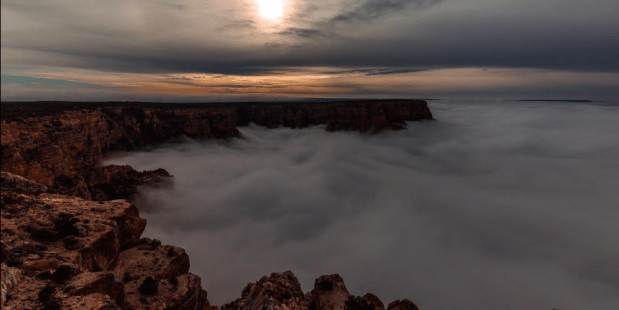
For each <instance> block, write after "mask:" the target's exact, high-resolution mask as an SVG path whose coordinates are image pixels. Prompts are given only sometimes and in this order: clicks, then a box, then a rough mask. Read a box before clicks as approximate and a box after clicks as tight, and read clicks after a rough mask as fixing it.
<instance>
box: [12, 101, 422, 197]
mask: <svg viewBox="0 0 619 310" xmlns="http://www.w3.org/2000/svg"><path fill="white" fill-rule="evenodd" d="M422 119H432V114H431V113H430V111H429V109H428V106H427V104H426V102H425V101H421V100H370V101H343V102H331V103H260V104H258V103H247V104H242V103H231V104H226V105H225V106H224V105H221V104H211V105H197V104H193V105H185V104H162V103H152V104H149V103H88V104H83V103H82V104H78V103H3V104H2V171H7V172H11V173H14V174H16V175H20V176H23V177H26V178H28V179H30V180H33V181H35V182H37V183H40V184H43V185H45V186H47V187H48V188H49V191H50V192H52V193H59V194H66V195H72V196H77V197H81V198H84V199H94V200H109V199H118V198H129V197H131V195H132V194H134V193H135V192H136V187H137V186H138V185H140V184H145V183H157V182H162V181H165V177H168V176H169V174H168V173H167V172H166V171H163V170H157V171H145V172H137V171H135V170H133V169H132V168H131V167H128V166H124V167H119V166H108V167H101V166H99V163H100V161H101V159H103V158H104V157H105V155H107V154H110V153H112V152H118V151H131V150H136V149H139V148H143V147H145V146H152V145H157V144H160V143H164V142H168V141H171V140H173V139H175V138H178V137H180V136H183V135H184V136H188V137H191V138H198V139H228V138H233V137H239V136H240V133H239V131H238V129H237V127H238V126H246V125H248V124H249V123H255V124H257V125H260V126H265V127H269V128H276V127H290V128H303V127H307V126H314V125H326V129H327V130H329V131H347V130H348V131H359V132H370V133H374V132H378V131H382V130H388V129H390V130H399V129H403V128H404V126H405V124H406V121H414V120H422Z"/></svg>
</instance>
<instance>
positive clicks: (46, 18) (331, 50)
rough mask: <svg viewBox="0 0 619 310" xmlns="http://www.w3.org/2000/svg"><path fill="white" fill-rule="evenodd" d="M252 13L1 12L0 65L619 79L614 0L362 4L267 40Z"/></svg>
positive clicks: (313, 12) (195, 4)
mask: <svg viewBox="0 0 619 310" xmlns="http://www.w3.org/2000/svg"><path fill="white" fill-rule="evenodd" d="M222 3H223V2H222ZM238 3H241V4H242V3H245V2H243V1H239V2H238ZM250 3H251V2H250V1H248V2H247V3H246V5H245V6H246V7H245V6H243V5H240V6H239V7H240V8H241V9H238V8H237V7H235V6H233V5H232V4H230V5H229V7H226V8H221V7H220V5H221V4H219V2H218V4H217V5H214V4H212V3H211V2H202V1H185V2H182V3H181V4H179V5H178V6H177V7H175V8H171V7H170V5H169V3H167V2H154V1H153V2H139V1H124V2H118V1H110V2H106V3H103V2H83V1H79V2H78V1H76V2H75V3H72V2H66V3H62V4H59V3H55V2H49V1H43V2H41V1H3V2H2V8H3V10H2V14H3V17H2V21H3V24H2V49H3V57H2V62H3V65H34V66H60V67H63V66H64V67H77V68H82V69H96V70H103V71H119V72H142V73H144V72H148V73H158V72H159V73H164V72H170V73H171V72H205V73H222V74H262V72H263V71H262V70H264V69H265V68H278V67H290V66H305V67H313V66H337V67H342V66H343V67H372V66H375V67H393V68H401V67H416V68H419V67H463V66H494V67H535V68H551V69H561V70H582V71H613V72H616V71H619V56H617V55H618V53H617V50H619V40H617V39H616V38H615V37H616V33H615V31H614V29H617V28H618V27H619V20H617V19H616V18H615V17H616V14H617V7H616V5H614V3H612V2H611V1H591V2H587V3H585V2H582V1H558V0H551V1H545V2H532V1H519V2H508V3H504V4H502V5H498V4H497V2H496V1H489V0H473V1H467V2H462V1H438V0H417V1H402V0H400V1H398V0H390V1H376V0H368V1H360V2H356V3H353V4H350V3H348V4H347V5H346V6H344V4H342V5H341V7H340V8H339V9H337V10H334V11H333V12H330V13H329V12H326V13H325V10H322V11H321V5H322V4H320V3H318V4H314V5H308V6H307V7H305V8H304V11H302V12H297V14H298V16H299V17H300V18H299V21H297V20H295V19H294V18H291V19H289V20H285V21H284V22H282V24H281V25H276V26H273V29H271V28H269V27H270V26H261V21H260V20H259V19H257V17H256V16H255V14H254V13H252V11H251V6H250V5H249V4H250ZM251 14H254V15H251Z"/></svg>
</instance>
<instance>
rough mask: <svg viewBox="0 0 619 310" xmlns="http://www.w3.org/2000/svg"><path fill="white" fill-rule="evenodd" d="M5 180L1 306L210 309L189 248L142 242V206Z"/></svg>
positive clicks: (9, 176) (5, 175) (4, 175)
mask: <svg viewBox="0 0 619 310" xmlns="http://www.w3.org/2000/svg"><path fill="white" fill-rule="evenodd" d="M2 179H3V184H2V193H1V195H2V210H1V213H2V249H1V252H2V273H3V277H2V308H3V309H4V308H6V309H40V308H43V309H146V308H151V309H166V307H167V309H192V310H194V309H196V310H197V309H200V310H202V309H209V310H210V306H209V303H208V299H207V295H206V291H204V290H203V289H202V287H201V285H200V278H199V277H197V276H195V275H193V274H190V273H189V257H188V256H187V254H186V253H185V251H184V250H183V249H181V248H177V247H174V246H168V245H165V246H164V245H161V244H160V243H159V242H157V241H153V240H150V239H146V238H143V239H140V236H141V234H142V232H143V231H144V228H145V227H146V220H144V219H142V218H140V217H139V214H138V210H137V208H136V206H134V205H132V204H130V203H128V202H127V201H125V200H114V201H107V202H94V201H88V200H83V199H80V198H77V197H70V196H64V195H55V194H45V193H41V187H42V186H43V185H40V184H36V183H34V182H32V181H29V180H26V179H23V178H20V177H19V176H15V175H12V174H9V173H5V172H2ZM5 274H6V275H7V277H5V276H4V275H5Z"/></svg>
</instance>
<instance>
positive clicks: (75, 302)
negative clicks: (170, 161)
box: [1, 100, 432, 310]
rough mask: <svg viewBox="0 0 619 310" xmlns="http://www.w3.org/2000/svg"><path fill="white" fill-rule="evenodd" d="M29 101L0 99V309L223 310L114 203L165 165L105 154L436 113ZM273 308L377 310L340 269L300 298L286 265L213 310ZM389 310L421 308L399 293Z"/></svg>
mask: <svg viewBox="0 0 619 310" xmlns="http://www.w3.org/2000/svg"><path fill="white" fill-rule="evenodd" d="M27 104H29V103H20V104H17V103H16V104H5V103H3V104H2V178H1V181H2V191H1V200H2V205H1V216H2V230H1V255H2V264H1V267H2V283H1V284H2V300H1V306H2V309H44V310H55V309H99V310H104V309H196V310H197V309H204V310H215V309H218V308H219V307H216V306H211V305H210V303H209V301H208V298H207V293H206V291H205V290H203V289H202V287H201V280H200V278H199V277H198V276H196V275H193V274H191V273H189V267H190V263H189V257H188V256H187V254H186V253H185V250H183V249H181V248H178V247H174V246H170V245H161V242H159V241H158V240H151V239H148V238H141V235H142V232H143V231H144V229H145V227H146V220H145V219H142V218H140V217H139V213H138V208H137V207H136V206H135V205H133V204H131V203H130V202H128V201H127V200H124V199H116V198H130V197H131V196H132V195H133V194H135V192H136V189H137V186H138V185H142V184H150V185H153V184H155V185H157V184H160V183H162V182H165V180H166V179H169V177H170V175H169V174H168V173H167V172H166V171H165V170H163V169H159V170H154V171H143V172H138V171H135V170H134V169H133V168H131V167H130V166H101V165H100V161H101V160H102V159H103V158H104V156H105V155H107V154H109V153H111V152H115V151H129V150H135V149H138V148H141V147H145V146H149V145H155V144H158V143H163V142H167V141H170V140H171V139H174V138H177V137H179V136H181V135H186V136H189V137H193V138H207V139H222V138H230V137H239V131H238V129H237V126H243V125H247V124H249V123H256V124H259V125H262V126H266V127H270V128H274V127H279V126H285V127H292V128H302V127H307V126H312V125H326V129H327V130H355V131H361V132H378V131H381V130H385V129H393V130H397V129H401V128H403V126H404V125H405V121H411V120H419V119H431V118H432V115H431V114H430V112H429V110H428V108H427V104H426V103H425V102H423V101H415V100H390V101H363V102H343V103H342V102H339V103H337V102H336V103H329V104H324V103H320V104H282V103H279V104H261V105H257V104H237V105H234V104H233V105H231V107H219V106H212V107H204V106H195V107H194V106H183V107H182V108H181V107H180V106H178V105H169V104H167V105H166V104H152V105H150V106H149V105H148V104H92V105H80V104H76V106H72V107H71V106H67V103H58V105H56V106H54V105H53V104H52V103H33V106H31V108H24V107H26V106H25V105H27ZM73 104H74V103H71V105H73ZM80 106H81V107H82V108H80ZM20 109H23V111H21V112H20V111H19V110H20ZM75 109H77V110H75ZM5 111H6V112H8V113H5ZM277 309H281V310H285V309H291V310H297V309H298V310H306V309H307V310H384V309H385V306H384V304H383V303H382V302H381V301H380V299H378V297H376V296H374V295H372V294H366V295H364V296H363V297H359V296H353V295H351V294H350V293H349V292H348V290H347V289H346V286H345V285H344V281H343V280H342V278H341V277H340V276H339V275H329V276H322V277H320V278H318V279H316V281H315V283H314V288H313V290H311V291H310V292H307V293H305V294H304V293H303V292H302V291H301V286H300V284H299V282H298V280H297V278H296V277H295V276H294V275H293V274H292V272H290V271H287V272H284V273H273V274H271V276H270V277H266V276H265V277H263V278H261V279H260V280H259V281H258V282H256V283H250V284H248V285H247V286H246V287H245V289H243V291H242V292H241V297H240V298H238V299H236V300H235V301H232V302H230V303H228V304H225V305H221V310H277ZM387 309H389V310H391V309H393V310H415V309H417V307H416V306H415V305H414V304H413V303H412V302H411V301H409V300H407V299H404V300H402V301H400V300H396V301H394V302H391V303H389V304H388V306H387Z"/></svg>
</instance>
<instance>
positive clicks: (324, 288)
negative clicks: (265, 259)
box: [221, 271, 418, 310]
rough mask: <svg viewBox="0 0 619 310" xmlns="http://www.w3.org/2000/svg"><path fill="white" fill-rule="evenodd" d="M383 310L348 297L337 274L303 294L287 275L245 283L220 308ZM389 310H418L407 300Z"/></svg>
mask: <svg viewBox="0 0 619 310" xmlns="http://www.w3.org/2000/svg"><path fill="white" fill-rule="evenodd" d="M288 309H291V310H385V306H384V304H383V302H382V301H381V300H380V299H379V298H378V297H377V296H376V295H374V294H371V293H367V294H365V295H364V296H363V297H359V296H354V295H351V294H350V293H349V292H348V289H347V288H346V285H345V284H344V280H343V279H342V277H340V276H339V275H338V274H332V275H325V276H321V277H319V278H318V279H316V281H315V282H314V289H313V290H312V291H311V292H308V293H307V294H303V291H301V284H299V281H298V280H297V277H295V275H294V274H293V273H292V272H291V271H286V272H282V273H272V274H271V276H270V277H266V276H264V277H262V278H261V279H260V280H258V282H256V283H249V284H247V286H246V287H245V288H244V289H243V291H242V292H241V298H238V299H236V300H235V301H233V302H230V303H228V304H225V305H222V306H221V310H288ZM389 309H398V310H404V309H406V310H418V309H417V306H415V304H413V303H412V302H411V301H410V300H408V299H404V300H403V301H399V300H396V301H394V302H392V303H390V304H389V308H388V310H389Z"/></svg>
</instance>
